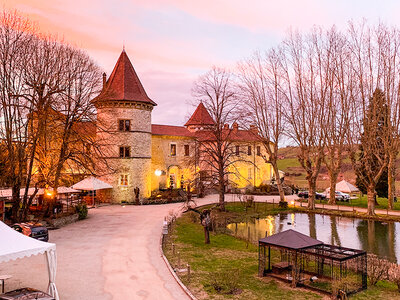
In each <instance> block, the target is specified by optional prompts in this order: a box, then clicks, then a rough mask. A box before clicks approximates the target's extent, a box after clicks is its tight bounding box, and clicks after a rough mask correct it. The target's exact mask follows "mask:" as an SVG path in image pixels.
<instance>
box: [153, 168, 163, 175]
mask: <svg viewBox="0 0 400 300" xmlns="http://www.w3.org/2000/svg"><path fill="white" fill-rule="evenodd" d="M154 174H155V175H156V176H161V174H162V171H161V170H158V169H157V170H155V172H154Z"/></svg>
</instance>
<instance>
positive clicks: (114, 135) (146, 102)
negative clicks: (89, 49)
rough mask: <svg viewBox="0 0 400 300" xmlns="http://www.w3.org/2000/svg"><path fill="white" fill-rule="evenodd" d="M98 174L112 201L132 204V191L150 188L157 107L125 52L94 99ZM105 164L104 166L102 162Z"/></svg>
mask: <svg viewBox="0 0 400 300" xmlns="http://www.w3.org/2000/svg"><path fill="white" fill-rule="evenodd" d="M93 101H94V105H95V106H96V108H97V123H98V126H97V131H96V139H97V142H98V144H99V145H100V146H99V152H100V156H102V157H103V160H102V161H103V163H100V165H101V167H100V168H101V169H100V170H99V173H100V174H104V175H103V176H102V179H103V180H105V181H107V182H108V183H110V184H111V185H112V186H113V187H114V188H113V191H112V200H113V201H114V202H122V201H128V202H130V201H133V199H134V197H135V194H134V189H135V188H136V187H138V188H139V189H140V196H141V197H143V196H145V197H147V196H149V195H150V189H151V182H150V180H151V174H150V172H151V111H152V110H153V107H154V106H155V105H157V104H156V103H155V102H154V101H153V100H151V99H150V98H149V97H148V96H147V94H146V91H145V90H144V88H143V85H142V83H141V82H140V80H139V77H138V76H137V74H136V72H135V69H134V68H133V66H132V63H131V62H130V60H129V58H128V55H127V54H126V52H125V50H123V51H122V53H121V55H120V57H119V58H118V61H117V63H116V65H115V67H114V69H113V71H112V73H111V75H110V77H109V78H108V79H107V80H106V78H104V86H103V89H102V91H101V93H100V95H99V96H97V97H96V98H95V99H94V100H93ZM104 162H105V163H104Z"/></svg>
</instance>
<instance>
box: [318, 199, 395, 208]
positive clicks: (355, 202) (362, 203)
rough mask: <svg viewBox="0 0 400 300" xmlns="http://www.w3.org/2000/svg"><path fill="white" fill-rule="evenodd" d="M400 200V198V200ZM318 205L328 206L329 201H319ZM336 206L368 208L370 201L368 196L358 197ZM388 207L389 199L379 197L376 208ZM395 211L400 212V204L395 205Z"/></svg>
mask: <svg viewBox="0 0 400 300" xmlns="http://www.w3.org/2000/svg"><path fill="white" fill-rule="evenodd" d="M399 200H400V198H399ZM316 203H324V204H327V200H325V201H320V200H317V201H316ZM336 204H338V205H345V206H357V207H364V208H367V207H368V200H367V196H362V197H358V198H356V199H350V202H343V201H337V202H336ZM387 207H388V199H387V198H379V197H378V205H376V206H375V208H376V209H387ZM394 210H400V202H395V203H394Z"/></svg>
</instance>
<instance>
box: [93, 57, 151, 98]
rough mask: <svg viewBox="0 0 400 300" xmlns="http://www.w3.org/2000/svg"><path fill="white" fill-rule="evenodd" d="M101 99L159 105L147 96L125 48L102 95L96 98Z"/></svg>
mask: <svg viewBox="0 0 400 300" xmlns="http://www.w3.org/2000/svg"><path fill="white" fill-rule="evenodd" d="M101 100H125V101H138V102H146V103H150V104H152V105H157V104H156V103H155V102H154V101H153V100H151V99H150V98H149V97H148V96H147V94H146V91H145V90H144V88H143V85H142V83H141V82H140V80H139V77H138V76H137V74H136V72H135V69H134V68H133V66H132V63H131V61H130V60H129V58H128V55H126V52H125V50H123V51H122V53H121V55H120V56H119V58H118V61H117V63H116V64H115V67H114V70H113V71H112V73H111V75H110V77H109V78H108V80H107V82H106V84H105V87H104V88H103V90H102V91H101V93H100V95H99V96H97V97H96V98H95V99H94V101H101Z"/></svg>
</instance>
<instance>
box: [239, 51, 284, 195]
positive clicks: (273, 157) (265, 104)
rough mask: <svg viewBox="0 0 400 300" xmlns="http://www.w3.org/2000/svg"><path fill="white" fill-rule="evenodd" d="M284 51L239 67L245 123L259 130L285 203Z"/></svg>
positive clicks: (258, 132) (255, 59)
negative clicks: (281, 157)
mask: <svg viewBox="0 0 400 300" xmlns="http://www.w3.org/2000/svg"><path fill="white" fill-rule="evenodd" d="M281 56H282V52H281V49H272V50H270V51H268V52H267V53H266V54H265V55H264V56H262V55H261V54H260V53H255V54H254V56H253V57H252V58H250V59H248V60H247V61H245V62H242V63H241V64H239V72H240V79H241V83H240V89H241V91H242V95H243V98H244V99H245V101H246V102H245V103H246V108H247V113H246V122H248V123H250V124H252V125H255V126H256V127H257V133H256V134H255V136H257V137H258V138H259V139H260V142H262V145H263V146H264V148H265V150H266V152H267V155H268V156H267V157H266V162H269V163H270V164H271V165H272V168H273V170H274V174H275V178H276V183H277V186H278V191H279V196H280V201H281V202H284V201H285V193H284V191H283V187H282V182H281V178H280V176H279V169H278V147H279V143H280V140H281V138H282V135H283V134H284V128H285V126H284V120H283V102H284V101H283V97H284V94H283V93H282V80H283V79H282V76H283V74H282V68H281Z"/></svg>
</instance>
